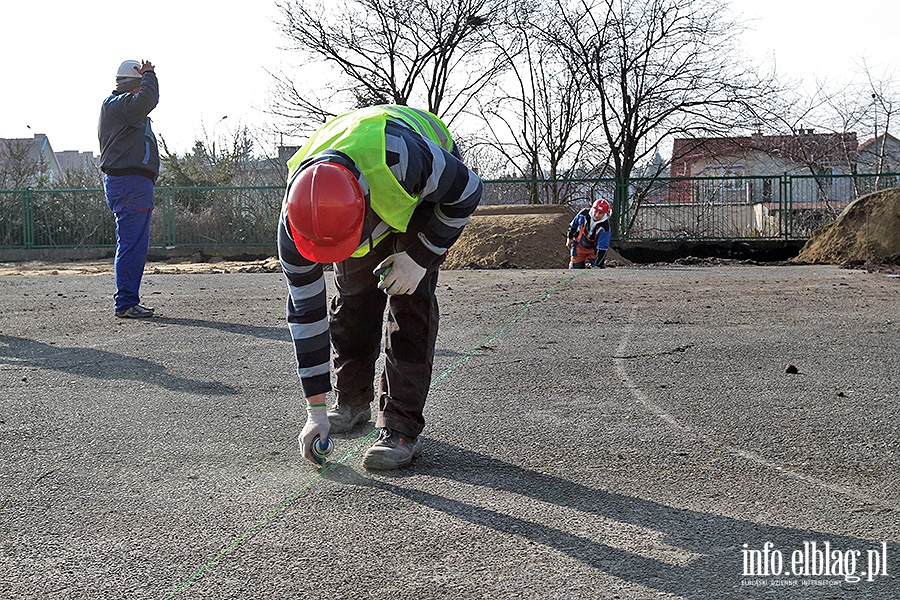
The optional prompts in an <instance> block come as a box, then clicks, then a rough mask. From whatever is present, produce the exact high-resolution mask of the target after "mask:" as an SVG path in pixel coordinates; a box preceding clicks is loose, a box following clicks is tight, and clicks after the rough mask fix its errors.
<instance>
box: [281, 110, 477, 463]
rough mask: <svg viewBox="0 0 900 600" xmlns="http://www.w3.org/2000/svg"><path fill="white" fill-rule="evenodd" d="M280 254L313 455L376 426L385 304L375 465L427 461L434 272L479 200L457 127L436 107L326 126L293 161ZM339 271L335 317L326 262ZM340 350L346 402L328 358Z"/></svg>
mask: <svg viewBox="0 0 900 600" xmlns="http://www.w3.org/2000/svg"><path fill="white" fill-rule="evenodd" d="M288 170H289V175H288V184H287V191H286V193H285V198H284V204H283V208H282V211H281V218H280V220H279V228H278V253H279V258H280V259H281V266H282V269H283V271H284V274H285V277H286V279H287V283H288V289H289V292H290V294H289V296H288V299H287V319H288V323H289V325H290V329H291V336H292V338H293V341H294V349H295V352H296V356H297V366H298V374H299V376H300V382H301V386H302V388H303V393H304V395H305V396H306V403H307V407H306V410H307V421H306V424H305V425H304V427H303V430H302V432H301V433H300V438H299V442H300V447H301V450H302V451H303V455H304V456H305V457H306V458H307V459H309V460H311V461H314V462H316V461H315V458H314V457H313V455H312V454H311V452H310V446H311V445H312V443H313V441H314V440H315V438H316V437H317V436H318V437H319V438H321V440H326V439H327V438H328V436H329V433H330V432H334V433H341V432H345V431H349V430H350V429H352V428H353V427H355V426H357V425H359V424H362V423H366V422H368V420H369V419H370V418H371V409H370V406H369V405H370V403H371V402H372V400H373V398H374V396H375V390H374V377H375V361H376V360H377V359H378V356H379V354H380V348H381V340H382V323H383V320H384V310H385V306H387V308H388V320H387V326H386V328H385V341H384V351H385V357H386V358H385V365H384V371H383V372H382V374H381V379H380V383H379V386H378V416H377V418H376V420H375V426H376V427H377V428H380V429H381V431H380V436H379V438H378V440H377V441H376V442H375V443H374V445H373V446H372V447H371V448H369V450H368V451H366V453H365V455H364V457H363V466H364V467H366V468H367V469H396V468H399V467H402V466H405V465H408V464H409V463H410V462H412V460H413V459H414V458H415V457H416V456H418V455H419V454H420V452H421V447H422V446H421V440H420V439H419V434H421V433H422V430H423V428H424V426H425V419H424V417H423V409H424V407H425V397H426V396H427V394H428V388H429V386H430V384H431V371H432V365H433V362H434V345H435V339H436V337H437V330H438V306H437V299H436V297H435V289H436V287H437V279H438V266H439V265H440V263H442V262H443V261H444V258H445V256H446V252H447V249H448V248H449V247H450V246H451V245H452V244H453V243H454V242H455V241H456V240H457V239H458V238H459V236H460V234H461V233H462V230H463V228H464V227H465V225H466V224H467V223H468V221H469V217H470V216H471V215H472V213H473V212H474V211H475V208H476V207H477V206H478V203H479V201H480V200H481V193H482V184H481V180H480V179H479V178H478V176H477V175H476V174H475V173H474V172H472V171H471V170H470V169H469V168H468V167H466V165H464V164H463V163H462V161H461V160H460V155H459V152H458V150H457V148H456V145H455V144H454V142H453V140H452V138H451V137H450V133H449V131H448V130H447V127H446V126H445V125H444V123H443V122H441V120H440V119H439V118H438V117H437V116H435V115H433V114H431V113H428V112H426V111H423V110H418V109H413V108H408V107H405V106H394V105H386V106H373V107H368V108H363V109H360V110H355V111H352V112H349V113H346V114H344V115H341V116H338V117H336V118H334V119H332V120H331V121H329V122H327V123H326V124H325V125H324V126H322V128H320V129H319V130H318V131H317V132H316V133H314V134H313V136H312V137H311V138H310V139H309V141H307V142H306V144H305V145H304V146H303V147H302V148H300V150H299V151H297V153H296V154H295V155H294V156H293V157H292V158H291V159H290V160H289V161H288ZM326 263H334V281H335V286H336V288H337V294H336V295H335V297H334V298H332V299H331V303H330V310H329V309H328V299H327V297H326V292H325V279H324V274H323V267H322V265H323V264H326ZM332 348H333V351H334V371H335V378H336V384H335V388H336V400H337V401H336V403H335V405H334V406H332V407H331V408H330V409H328V408H327V406H326V394H327V392H329V391H330V390H331V389H332V386H331V376H330V371H331V369H330V360H329V358H330V354H331V352H330V350H331V349H332Z"/></svg>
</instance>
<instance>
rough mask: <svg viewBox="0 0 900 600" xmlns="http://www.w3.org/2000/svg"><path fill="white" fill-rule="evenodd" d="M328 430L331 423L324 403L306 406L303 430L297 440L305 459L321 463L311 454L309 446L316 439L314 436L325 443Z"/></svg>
mask: <svg viewBox="0 0 900 600" xmlns="http://www.w3.org/2000/svg"><path fill="white" fill-rule="evenodd" d="M330 431H331V423H329V422H328V409H327V408H326V407H325V405H324V404H317V405H315V406H307V407H306V425H304V426H303V430H302V431H301V432H300V437H299V438H298V440H297V441H298V442H299V443H300V450H302V451H303V456H305V457H306V459H307V460H309V461H311V462H313V463H315V464H317V465H318V464H321V463H320V462H319V461H318V460H316V459H315V457H314V456H313V455H312V452H311V451H310V448H311V447H312V443H313V440H315V439H316V436H319V439H321V440H322V443H325V440H327V439H328V433H329V432H330Z"/></svg>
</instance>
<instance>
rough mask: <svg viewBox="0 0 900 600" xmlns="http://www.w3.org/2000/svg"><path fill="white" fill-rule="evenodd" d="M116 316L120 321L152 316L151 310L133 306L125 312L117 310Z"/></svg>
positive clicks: (138, 305) (145, 307) (137, 305)
mask: <svg viewBox="0 0 900 600" xmlns="http://www.w3.org/2000/svg"><path fill="white" fill-rule="evenodd" d="M116 316H117V317H119V318H120V319H147V318H149V317H152V316H153V309H152V308H149V307H147V306H141V305H140V304H135V305H134V306H131V307H129V308H126V309H125V310H117V311H116Z"/></svg>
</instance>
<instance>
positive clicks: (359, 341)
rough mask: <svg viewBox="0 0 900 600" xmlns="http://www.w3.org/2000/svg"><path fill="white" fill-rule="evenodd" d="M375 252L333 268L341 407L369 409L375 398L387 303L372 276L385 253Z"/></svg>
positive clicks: (332, 314)
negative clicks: (377, 362) (377, 368)
mask: <svg viewBox="0 0 900 600" xmlns="http://www.w3.org/2000/svg"><path fill="white" fill-rule="evenodd" d="M377 250H378V247H376V248H375V250H373V251H372V252H370V253H369V254H367V255H365V256H363V257H362V258H351V259H348V260H346V261H344V262H342V263H339V264H337V265H335V287H336V288H337V294H335V296H334V297H333V298H332V299H331V310H330V314H329V318H330V329H331V345H332V348H333V350H334V356H333V359H334V361H333V362H334V373H335V393H336V395H337V402H338V404H341V405H342V406H353V407H355V408H360V407H364V406H368V404H369V403H370V402H372V399H373V398H374V397H375V389H374V380H375V362H376V361H377V360H378V356H379V354H381V332H382V324H383V322H384V308H385V304H386V302H387V296H386V295H385V293H384V292H382V291H381V290H379V289H378V277H376V276H375V275H373V274H372V271H374V270H375V266H376V265H377V264H378V263H379V262H381V260H382V259H383V256H382V254H386V253H385V252H384V251H383V250H382V251H381V252H377Z"/></svg>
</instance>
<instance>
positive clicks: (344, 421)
mask: <svg viewBox="0 0 900 600" xmlns="http://www.w3.org/2000/svg"><path fill="white" fill-rule="evenodd" d="M371 418H372V409H371V408H369V405H368V404H366V405H365V406H360V407H359V408H355V407H353V406H344V405H342V404H335V405H334V406H332V407H331V408H329V409H328V422H329V423H331V433H344V432H347V431H350V430H351V429H353V428H354V427H356V426H357V425H359V424H360V423H368V422H369V419H371Z"/></svg>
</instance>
